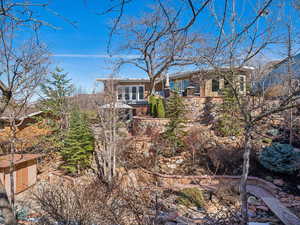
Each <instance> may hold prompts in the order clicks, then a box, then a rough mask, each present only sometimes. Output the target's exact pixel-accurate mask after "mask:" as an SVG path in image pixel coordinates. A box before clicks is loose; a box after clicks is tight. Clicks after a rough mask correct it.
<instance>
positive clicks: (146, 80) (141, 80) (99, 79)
mask: <svg viewBox="0 0 300 225" xmlns="http://www.w3.org/2000/svg"><path fill="white" fill-rule="evenodd" d="M96 81H104V82H105V81H118V82H124V83H126V82H128V83H131V82H147V83H148V82H150V80H149V79H148V78H97V79H96Z"/></svg>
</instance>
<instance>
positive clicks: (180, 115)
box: [163, 92, 186, 155]
mask: <svg viewBox="0 0 300 225" xmlns="http://www.w3.org/2000/svg"><path fill="white" fill-rule="evenodd" d="M185 113H186V109H185V105H184V102H183V99H182V97H181V96H179V94H178V92H173V93H172V94H171V96H170V97H169V99H168V102H167V110H166V115H167V118H169V119H170V121H169V123H168V124H167V126H166V131H165V132H164V134H163V136H164V138H165V139H167V140H168V143H169V145H170V147H171V149H172V154H173V155H174V154H175V152H176V150H177V149H178V148H179V147H183V145H184V144H183V141H182V139H183V137H184V136H185V135H186V132H185V131H184V128H185V123H186V118H185Z"/></svg>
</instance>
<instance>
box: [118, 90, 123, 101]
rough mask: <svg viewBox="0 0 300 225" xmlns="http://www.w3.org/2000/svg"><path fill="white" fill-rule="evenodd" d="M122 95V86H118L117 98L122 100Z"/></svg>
mask: <svg viewBox="0 0 300 225" xmlns="http://www.w3.org/2000/svg"><path fill="white" fill-rule="evenodd" d="M122 96H123V88H122V87H118V100H122Z"/></svg>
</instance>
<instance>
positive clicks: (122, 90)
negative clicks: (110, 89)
mask: <svg viewBox="0 0 300 225" xmlns="http://www.w3.org/2000/svg"><path fill="white" fill-rule="evenodd" d="M117 91H118V93H117V98H118V100H120V101H122V100H125V101H131V100H132V101H138V100H144V86H131V85H128V86H123V85H121V86H118V88H117Z"/></svg>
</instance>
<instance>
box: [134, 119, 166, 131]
mask: <svg viewBox="0 0 300 225" xmlns="http://www.w3.org/2000/svg"><path fill="white" fill-rule="evenodd" d="M168 122H169V119H164V118H151V117H138V116H134V117H133V126H132V127H133V128H132V133H133V135H139V136H141V135H147V136H151V134H154V133H162V132H164V131H165V126H166V125H167V123H168Z"/></svg>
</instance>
